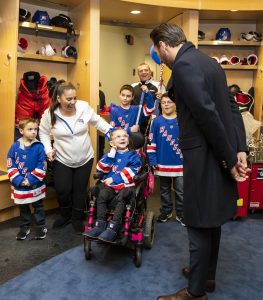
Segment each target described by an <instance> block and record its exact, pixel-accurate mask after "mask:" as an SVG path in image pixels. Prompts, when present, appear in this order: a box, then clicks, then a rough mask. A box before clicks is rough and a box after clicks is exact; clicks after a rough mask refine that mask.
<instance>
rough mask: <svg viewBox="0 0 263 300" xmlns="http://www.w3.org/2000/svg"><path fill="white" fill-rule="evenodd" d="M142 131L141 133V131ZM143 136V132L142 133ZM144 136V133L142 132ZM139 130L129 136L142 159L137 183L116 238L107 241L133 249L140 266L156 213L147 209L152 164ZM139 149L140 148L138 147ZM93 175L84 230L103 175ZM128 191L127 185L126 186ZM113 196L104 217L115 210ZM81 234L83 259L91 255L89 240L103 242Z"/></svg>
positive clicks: (150, 243) (91, 221)
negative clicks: (94, 182) (93, 183)
mask: <svg viewBox="0 0 263 300" xmlns="http://www.w3.org/2000/svg"><path fill="white" fill-rule="evenodd" d="M140 135H141V134H140ZM141 136H142V135H141ZM142 137H143V136H142ZM142 137H140V136H139V134H133V135H132V136H131V137H130V145H133V148H134V149H137V151H140V156H141V160H142V168H141V170H140V172H139V174H137V175H136V176H135V177H134V181H135V183H136V187H135V193H133V195H134V197H129V195H126V198H129V201H127V202H126V208H125V212H124V214H123V217H122V221H121V227H120V229H119V231H118V234H117V238H116V240H115V241H114V242H110V243H107V244H110V245H114V246H121V247H128V248H129V249H131V250H132V251H133V262H134V264H135V266H136V267H140V266H141V264H142V252H143V249H144V248H145V249H151V248H152V247H153V244H154V237H155V216H154V212H153V211H150V210H147V200H148V197H149V192H148V191H149V187H148V184H149V176H151V175H152V174H151V168H150V166H149V164H148V160H147V156H146V154H145V153H146V152H145V151H144V150H145V148H146V147H145V142H144V137H143V140H142ZM138 149H139V150H138ZM93 177H94V179H98V181H97V183H96V185H95V186H92V187H91V188H90V190H89V197H90V202H89V208H88V210H87V212H86V215H87V221H86V224H85V231H89V230H91V229H92V228H93V226H94V223H95V217H96V197H97V196H98V193H99V179H101V178H102V177H103V173H96V174H94V176H93ZM127 192H128V189H127ZM113 207H114V199H113V200H112V201H111V203H110V204H109V206H108V214H107V218H106V219H107V221H110V220H111V219H112V216H113V214H114V210H112V209H113ZM83 237H84V253H85V258H86V260H90V259H91V258H92V243H98V244H99V243H103V244H106V242H102V241H98V240H94V239H91V238H89V237H87V236H85V235H84V236H83Z"/></svg>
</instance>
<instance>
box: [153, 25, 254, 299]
mask: <svg viewBox="0 0 263 300" xmlns="http://www.w3.org/2000/svg"><path fill="white" fill-rule="evenodd" d="M150 37H151V39H152V41H153V43H154V47H155V51H156V52H157V54H158V55H159V57H160V59H161V60H162V62H164V63H165V64H166V65H167V66H168V67H169V68H170V69H171V70H172V74H171V78H170V80H169V83H168V85H167V90H168V94H169V97H170V98H171V99H174V101H175V102H176V107H177V112H178V123H179V146H180V148H181V150H182V153H183V157H184V223H185V224H186V225H187V231H188V239H189V251H190V268H184V269H183V275H184V276H185V277H187V278H188V279H189V281H188V287H187V288H184V289H182V290H180V291H178V292H177V293H175V294H172V295H167V296H159V297H158V298H157V299H158V300H192V299H198V300H206V299H208V298H207V294H206V291H208V292H213V291H214V289H215V274H216V266H217V259H218V251H219V244H220V236H221V225H222V224H224V223H225V222H226V221H228V220H229V219H231V218H232V217H234V216H235V214H236V205H237V199H238V194H237V186H236V182H237V181H239V182H242V181H244V180H245V179H246V172H247V171H248V169H247V162H246V151H247V148H246V140H245V131H244V124H243V121H242V117H241V115H240V113H239V111H238V107H237V105H236V104H235V103H234V101H233V98H230V96H229V92H228V87H227V82H226V77H225V73H224V71H223V69H222V68H221V66H220V65H219V64H218V63H217V62H216V61H215V60H214V59H212V58H210V57H209V56H207V55H205V54H203V53H201V52H200V51H198V50H197V49H196V48H195V47H194V45H193V44H192V43H190V42H187V40H186V37H185V35H184V32H183V31H182V29H181V28H180V27H178V26H177V25H174V24H161V25H159V26H157V27H156V28H155V29H154V30H153V31H152V32H151V34H150Z"/></svg>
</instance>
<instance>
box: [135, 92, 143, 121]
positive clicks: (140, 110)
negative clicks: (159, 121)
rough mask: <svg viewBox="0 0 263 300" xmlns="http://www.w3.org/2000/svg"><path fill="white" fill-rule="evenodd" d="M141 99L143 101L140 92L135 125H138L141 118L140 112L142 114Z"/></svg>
mask: <svg viewBox="0 0 263 300" xmlns="http://www.w3.org/2000/svg"><path fill="white" fill-rule="evenodd" d="M143 99H144V92H142V94H141V99H140V104H139V110H138V114H137V119H136V123H135V125H138V124H139V120H140V116H141V112H142V106H143Z"/></svg>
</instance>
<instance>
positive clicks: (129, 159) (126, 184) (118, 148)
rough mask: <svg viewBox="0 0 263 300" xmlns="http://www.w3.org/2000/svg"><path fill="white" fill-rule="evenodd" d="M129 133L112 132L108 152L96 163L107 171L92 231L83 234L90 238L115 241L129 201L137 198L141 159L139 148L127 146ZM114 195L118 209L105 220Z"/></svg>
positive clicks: (98, 168) (99, 167)
mask: <svg viewBox="0 0 263 300" xmlns="http://www.w3.org/2000/svg"><path fill="white" fill-rule="evenodd" d="M128 145H129V136H128V133H127V131H125V130H124V129H121V128H120V129H116V130H114V131H112V132H111V135H110V146H111V149H110V151H109V152H108V153H106V154H104V156H103V157H102V159H101V160H100V161H99V162H98V164H97V167H96V168H97V170H98V171H100V172H103V173H104V177H103V179H102V183H103V184H102V185H101V186H100V189H99V194H98V197H97V220H96V223H95V226H94V227H93V229H91V230H90V231H86V232H84V233H83V234H84V235H86V236H88V237H89V238H93V239H99V240H101V241H104V242H113V241H114V240H115V239H116V236H117V233H118V230H119V227H120V224H121V219H122V216H123V213H124V210H125V206H126V203H127V201H129V200H130V199H133V198H134V195H135V183H134V180H133V178H134V176H135V175H136V174H138V172H139V170H140V168H141V159H140V156H139V155H138V154H137V152H136V151H130V150H129V148H128ZM113 198H115V200H114V202H115V204H116V205H115V210H114V215H113V218H112V220H111V221H109V222H108V224H107V221H106V212H107V206H108V204H109V203H110V202H111V201H112V200H113Z"/></svg>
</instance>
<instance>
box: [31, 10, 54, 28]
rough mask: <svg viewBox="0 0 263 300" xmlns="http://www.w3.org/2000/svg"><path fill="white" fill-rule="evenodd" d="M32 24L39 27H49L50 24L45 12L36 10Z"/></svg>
mask: <svg viewBox="0 0 263 300" xmlns="http://www.w3.org/2000/svg"><path fill="white" fill-rule="evenodd" d="M32 22H33V23H37V24H41V25H49V24H50V18H49V15H48V13H47V12H46V11H43V10H37V11H36V12H35V13H34V16H33V18H32Z"/></svg>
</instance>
